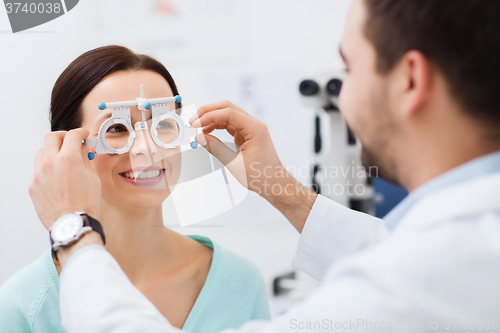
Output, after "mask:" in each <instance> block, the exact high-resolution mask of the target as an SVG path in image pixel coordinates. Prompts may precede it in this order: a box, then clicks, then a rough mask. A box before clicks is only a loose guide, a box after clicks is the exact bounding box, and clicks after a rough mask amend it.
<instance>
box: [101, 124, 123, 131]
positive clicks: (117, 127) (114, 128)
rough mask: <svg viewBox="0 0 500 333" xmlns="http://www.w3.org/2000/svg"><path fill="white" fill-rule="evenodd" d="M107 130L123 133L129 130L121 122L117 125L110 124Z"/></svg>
mask: <svg viewBox="0 0 500 333" xmlns="http://www.w3.org/2000/svg"><path fill="white" fill-rule="evenodd" d="M106 132H111V133H123V132H128V130H127V128H126V127H125V126H123V125H120V124H116V125H112V126H110V127H109V128H108V130H107V131H106Z"/></svg>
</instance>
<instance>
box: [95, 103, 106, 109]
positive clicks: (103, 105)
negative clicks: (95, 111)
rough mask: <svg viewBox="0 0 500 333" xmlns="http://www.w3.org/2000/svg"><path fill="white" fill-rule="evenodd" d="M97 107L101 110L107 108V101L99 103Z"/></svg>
mask: <svg viewBox="0 0 500 333" xmlns="http://www.w3.org/2000/svg"><path fill="white" fill-rule="evenodd" d="M97 107H98V108H99V110H105V109H106V103H99V105H98V106H97Z"/></svg>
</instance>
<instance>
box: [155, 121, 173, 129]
mask: <svg viewBox="0 0 500 333" xmlns="http://www.w3.org/2000/svg"><path fill="white" fill-rule="evenodd" d="M157 128H158V129H172V128H174V125H173V124H172V123H171V122H169V121H160V122H159V123H158V126H157Z"/></svg>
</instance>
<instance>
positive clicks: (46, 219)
mask: <svg viewBox="0 0 500 333" xmlns="http://www.w3.org/2000/svg"><path fill="white" fill-rule="evenodd" d="M88 135H89V132H88V131H87V130H86V129H83V128H79V129H75V130H71V131H68V132H66V131H58V132H51V133H49V134H47V135H46V136H45V142H44V145H43V148H42V149H40V150H39V151H38V153H37V154H36V158H35V175H34V177H33V180H32V182H31V184H30V187H29V193H30V196H31V199H32V200H33V204H34V205H35V209H36V212H37V214H38V216H39V217H40V220H41V221H42V223H43V225H44V226H45V228H47V230H48V229H50V227H51V226H52V224H54V222H55V221H56V220H57V219H58V218H59V217H60V216H62V215H64V214H67V213H72V212H75V211H85V212H87V214H89V215H90V216H92V217H94V218H95V219H99V217H100V212H101V182H100V180H99V177H98V176H97V174H96V173H95V172H94V170H93V168H92V166H91V165H90V161H89V159H88V158H87V153H88V147H87V146H82V141H83V140H84V139H86V138H87V137H88Z"/></svg>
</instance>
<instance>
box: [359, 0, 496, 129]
mask: <svg viewBox="0 0 500 333" xmlns="http://www.w3.org/2000/svg"><path fill="white" fill-rule="evenodd" d="M365 5H366V6H365V7H366V8H367V13H368V18H367V21H366V25H365V31H364V33H365V36H366V37H367V38H368V40H370V42H371V43H373V45H374V46H375V49H376V52H377V58H378V59H377V67H378V68H377V69H378V72H379V73H381V74H387V73H389V72H390V71H391V70H392V69H393V68H394V66H395V65H396V64H397V63H398V62H399V61H400V60H401V58H402V57H403V56H404V54H405V53H406V52H408V51H410V50H419V51H421V52H422V53H423V54H424V55H425V56H426V57H428V58H429V59H430V61H432V62H433V63H435V64H436V65H437V66H438V68H439V69H440V71H441V72H442V73H443V75H444V76H445V78H446V80H447V83H448V86H449V89H450V92H451V94H452V96H454V98H455V99H456V100H457V101H458V102H459V104H460V105H461V106H462V108H463V109H464V110H466V112H468V114H470V115H471V116H473V117H475V118H474V119H478V120H482V121H483V122H484V123H487V124H491V123H492V122H493V126H496V129H495V130H496V132H498V126H499V125H500V1H499V0H365Z"/></svg>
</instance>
